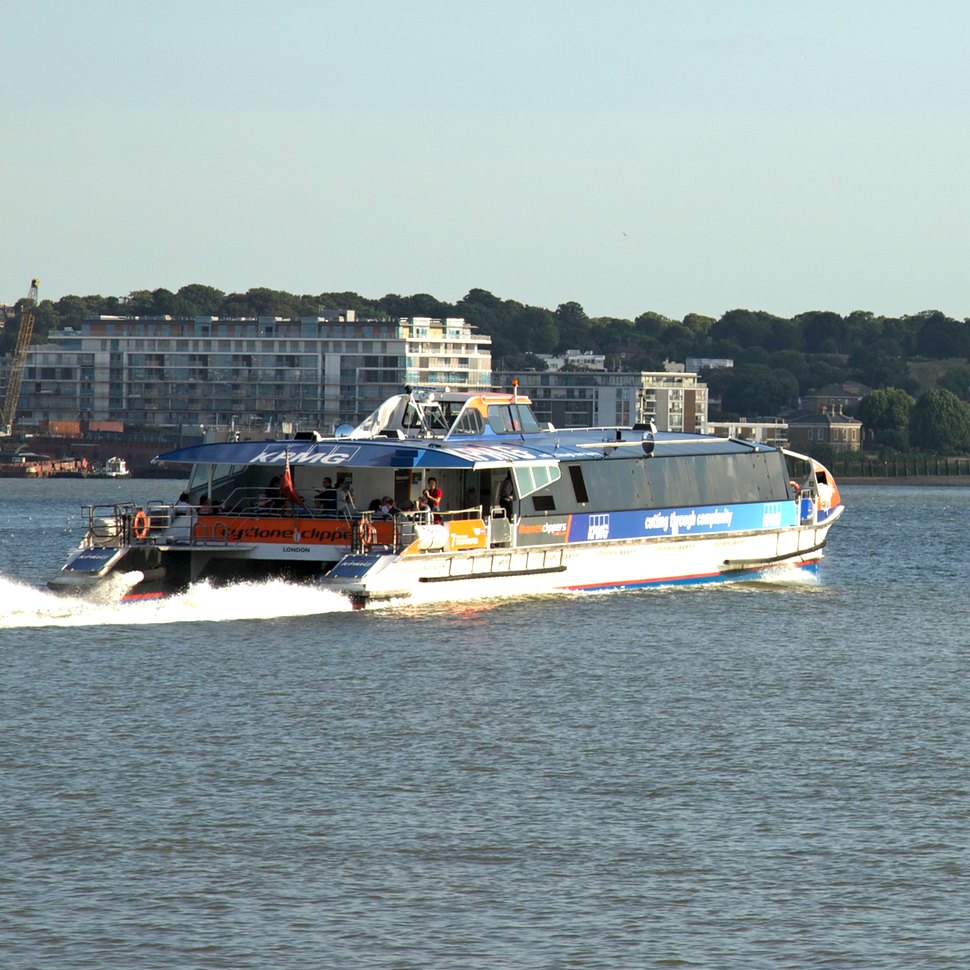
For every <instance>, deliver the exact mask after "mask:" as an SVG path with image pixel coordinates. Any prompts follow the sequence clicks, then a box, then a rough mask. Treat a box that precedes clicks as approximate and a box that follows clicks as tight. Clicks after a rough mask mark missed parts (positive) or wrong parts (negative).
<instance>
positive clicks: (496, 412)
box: [488, 404, 539, 434]
mask: <svg viewBox="0 0 970 970" xmlns="http://www.w3.org/2000/svg"><path fill="white" fill-rule="evenodd" d="M488 426H489V427H490V428H491V429H492V430H493V431H494V432H495V433H496V434H522V433H523V432H536V431H538V430H539V422H538V421H536V417H535V415H534V414H533V413H532V408H530V407H529V405H528V404H490V405H489V407H488Z"/></svg>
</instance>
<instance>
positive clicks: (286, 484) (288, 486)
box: [280, 451, 303, 505]
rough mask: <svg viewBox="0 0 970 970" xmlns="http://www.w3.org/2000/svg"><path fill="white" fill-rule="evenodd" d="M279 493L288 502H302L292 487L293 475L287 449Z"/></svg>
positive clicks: (298, 503)
mask: <svg viewBox="0 0 970 970" xmlns="http://www.w3.org/2000/svg"><path fill="white" fill-rule="evenodd" d="M280 495H282V496H283V498H285V499H287V500H289V501H290V502H295V503H296V504H297V505H302V504H303V499H302V498H300V496H299V494H298V493H297V491H296V489H295V488H294V487H293V475H292V474H291V473H290V453H289V451H287V453H286V468H285V469H284V471H283V477H282V478H281V479H280Z"/></svg>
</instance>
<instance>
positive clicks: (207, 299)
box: [175, 283, 226, 317]
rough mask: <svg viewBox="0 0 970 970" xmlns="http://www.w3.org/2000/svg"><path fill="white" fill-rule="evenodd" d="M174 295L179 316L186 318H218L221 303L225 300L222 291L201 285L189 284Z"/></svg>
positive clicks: (220, 312) (220, 311)
mask: <svg viewBox="0 0 970 970" xmlns="http://www.w3.org/2000/svg"><path fill="white" fill-rule="evenodd" d="M175 295H176V297H177V300H176V306H177V308H178V313H179V315H180V316H187V317H218V316H220V315H221V314H222V301H223V300H224V299H225V298H226V294H225V293H223V292H222V290H217V289H216V288H215V287H214V286H205V285H203V284H202V283H189V284H188V285H187V286H183V287H181V288H180V289H179V291H178V292H177V293H176V294H175Z"/></svg>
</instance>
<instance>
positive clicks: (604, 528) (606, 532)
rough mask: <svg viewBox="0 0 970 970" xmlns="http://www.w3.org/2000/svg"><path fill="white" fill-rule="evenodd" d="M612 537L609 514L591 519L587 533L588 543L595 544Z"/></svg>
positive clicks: (593, 516)
mask: <svg viewBox="0 0 970 970" xmlns="http://www.w3.org/2000/svg"><path fill="white" fill-rule="evenodd" d="M609 537H610V516H609V514H608V513H604V514H603V515H591V516H590V517H589V526H588V528H587V532H586V540H587V541H588V542H595V541H597V540H600V539H609Z"/></svg>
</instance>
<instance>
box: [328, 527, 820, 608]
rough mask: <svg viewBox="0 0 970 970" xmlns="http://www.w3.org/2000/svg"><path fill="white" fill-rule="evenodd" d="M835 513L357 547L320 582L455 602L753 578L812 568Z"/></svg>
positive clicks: (363, 592) (350, 590)
mask: <svg viewBox="0 0 970 970" xmlns="http://www.w3.org/2000/svg"><path fill="white" fill-rule="evenodd" d="M837 517H838V516H837V515H833V516H832V517H831V518H829V519H828V520H826V521H825V522H824V523H820V524H812V525H805V526H799V527H795V528H788V529H780V530H774V531H752V532H748V533H739V534H729V535H724V534H721V535H711V536H702V537H698V536H682V537H659V538H654V539H634V540H626V541H623V540H621V541H607V542H591V543H582V544H575V545H557V546H538V547H529V548H517V549H485V550H475V551H471V552H465V553H418V554H407V555H397V556H395V555H380V554H373V555H362V556H356V557H350V558H349V559H348V560H347V561H345V562H344V563H342V564H341V565H340V568H338V569H335V570H334V572H333V573H331V574H330V575H328V576H326V577H324V578H323V579H322V580H321V584H322V585H323V586H324V587H326V588H329V589H334V590H336V591H340V592H342V593H344V594H346V595H348V596H350V597H351V599H353V600H354V601H355V602H356V603H357V604H358V605H365V604H366V603H368V602H371V601H374V600H388V599H413V600H416V601H420V602H440V601H452V600H453V601H458V602H461V601H462V600H466V599H471V598H483V597H506V596H516V595H519V596H521V595H524V594H541V593H556V592H583V591H586V592H592V591H601V590H614V589H635V588H643V587H648V586H668V585H692V584H701V583H712V582H735V581H739V580H748V581H750V580H752V579H759V578H761V577H765V578H767V577H768V575H769V574H771V573H775V574H776V575H781V574H782V572H781V571H782V567H788V568H789V570H791V569H792V568H793V567H794V568H797V569H798V570H806V569H807V570H810V571H814V570H815V569H816V568H817V565H818V563H819V561H820V560H821V558H822V546H823V545H824V544H825V539H826V535H827V533H828V530H829V528H830V526H831V525H832V523H833V522H834V521H835V520H836V518H837ZM354 573H356V574H357V575H353V574H354ZM788 575H789V576H795V575H798V573H795V572H789V573H788Z"/></svg>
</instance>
